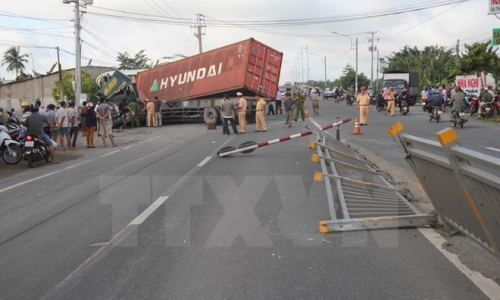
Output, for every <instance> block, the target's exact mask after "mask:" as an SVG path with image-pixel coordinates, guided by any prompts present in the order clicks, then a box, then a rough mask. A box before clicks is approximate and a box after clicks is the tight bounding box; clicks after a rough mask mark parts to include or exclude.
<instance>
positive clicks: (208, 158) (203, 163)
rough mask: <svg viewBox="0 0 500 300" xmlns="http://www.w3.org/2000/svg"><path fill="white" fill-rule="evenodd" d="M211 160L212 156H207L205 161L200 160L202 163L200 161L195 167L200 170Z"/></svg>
mask: <svg viewBox="0 0 500 300" xmlns="http://www.w3.org/2000/svg"><path fill="white" fill-rule="evenodd" d="M211 159H212V156H207V157H205V159H204V160H202V161H201V162H200V163H199V164H197V165H196V166H197V167H200V168H201V167H203V166H204V165H205V164H206V163H207V162H208V161H209V160H211Z"/></svg>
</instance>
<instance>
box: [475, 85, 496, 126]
mask: <svg viewBox="0 0 500 300" xmlns="http://www.w3.org/2000/svg"><path fill="white" fill-rule="evenodd" d="M494 100H495V98H493V97H492V96H491V94H490V93H489V92H488V89H487V88H486V89H485V88H484V87H482V88H481V93H480V94H479V110H478V112H477V118H478V119H481V118H482V116H483V106H485V105H486V103H490V104H494Z"/></svg>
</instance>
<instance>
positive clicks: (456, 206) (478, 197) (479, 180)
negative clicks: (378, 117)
mask: <svg viewBox="0 0 500 300" xmlns="http://www.w3.org/2000/svg"><path fill="white" fill-rule="evenodd" d="M388 132H389V134H390V135H391V136H393V137H394V138H395V139H396V141H397V142H398V143H399V144H400V145H401V147H402V148H403V149H404V151H405V152H406V153H407V157H406V161H407V162H408V164H409V165H410V166H411V168H412V169H413V171H414V173H415V175H416V176H417V178H418V180H419V181H420V183H421V184H422V186H423V188H424V190H425V191H426V193H427V195H428V196H429V199H430V201H431V202H432V204H433V205H434V208H435V209H436V211H437V213H438V215H439V217H440V219H441V220H443V226H444V230H445V231H446V232H448V233H451V232H452V231H454V230H458V231H460V232H461V233H463V234H465V235H467V236H469V237H470V238H472V239H473V240H474V241H476V242H477V243H478V244H480V245H481V246H483V247H484V248H486V249H487V250H488V251H490V252H491V253H493V254H494V255H496V256H497V257H500V176H499V175H498V170H500V159H498V158H495V157H493V156H489V155H486V154H482V153H479V152H476V151H472V150H469V149H466V148H463V147H461V146H460V145H459V143H458V138H457V135H456V133H455V131H454V130H453V129H452V128H447V129H444V130H442V131H440V132H438V133H437V134H436V136H437V139H438V142H435V141H431V140H427V139H422V138H419V137H416V136H412V135H408V134H406V133H405V132H404V128H403V126H402V125H401V123H399V122H398V123H395V124H394V125H392V126H391V127H389V129H388Z"/></svg>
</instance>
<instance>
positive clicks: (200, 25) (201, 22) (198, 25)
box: [191, 14, 206, 54]
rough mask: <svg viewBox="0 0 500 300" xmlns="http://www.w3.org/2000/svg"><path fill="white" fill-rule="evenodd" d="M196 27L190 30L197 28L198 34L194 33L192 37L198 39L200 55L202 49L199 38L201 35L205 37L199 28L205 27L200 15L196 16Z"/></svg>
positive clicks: (202, 17)
mask: <svg viewBox="0 0 500 300" xmlns="http://www.w3.org/2000/svg"><path fill="white" fill-rule="evenodd" d="M196 17H197V18H196V26H191V28H197V29H198V33H195V34H194V36H195V37H196V38H198V46H199V50H200V54H201V53H203V47H202V43H201V36H202V35H205V34H204V33H201V28H202V27H206V26H205V25H203V24H205V19H204V17H205V16H203V15H202V14H196Z"/></svg>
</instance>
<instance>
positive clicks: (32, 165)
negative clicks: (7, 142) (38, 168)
mask: <svg viewBox="0 0 500 300" xmlns="http://www.w3.org/2000/svg"><path fill="white" fill-rule="evenodd" d="M26 160H27V161H28V166H29V167H30V168H34V167H35V161H34V160H33V155H32V154H31V153H30V154H28V155H27V156H26Z"/></svg>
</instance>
